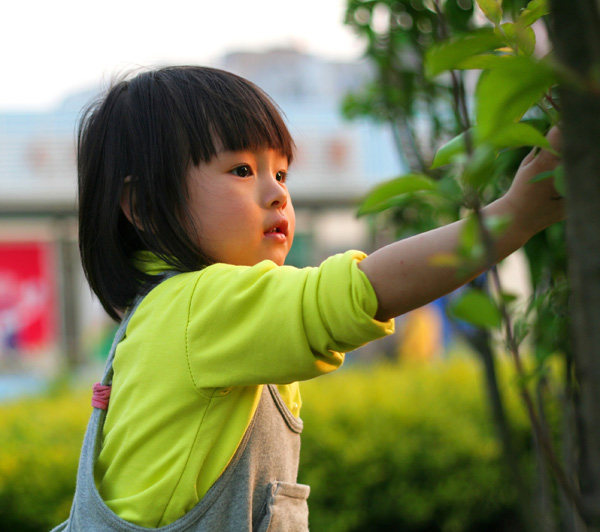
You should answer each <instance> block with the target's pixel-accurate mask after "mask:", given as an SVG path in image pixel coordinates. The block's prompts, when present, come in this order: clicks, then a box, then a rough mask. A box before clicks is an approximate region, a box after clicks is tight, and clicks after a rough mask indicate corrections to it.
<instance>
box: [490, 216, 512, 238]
mask: <svg viewBox="0 0 600 532" xmlns="http://www.w3.org/2000/svg"><path fill="white" fill-rule="evenodd" d="M512 220H513V218H512V216H510V215H508V214H504V215H498V216H486V217H485V218H484V223H485V226H486V227H487V229H488V231H489V232H490V233H491V234H492V236H494V237H499V236H501V235H502V234H503V233H504V232H505V231H506V230H507V229H508V228H509V227H510V224H511V223H512Z"/></svg>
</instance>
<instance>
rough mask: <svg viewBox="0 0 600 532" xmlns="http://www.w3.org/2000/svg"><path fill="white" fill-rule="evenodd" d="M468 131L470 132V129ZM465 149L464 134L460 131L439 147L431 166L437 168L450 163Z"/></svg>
mask: <svg viewBox="0 0 600 532" xmlns="http://www.w3.org/2000/svg"><path fill="white" fill-rule="evenodd" d="M469 131H471V133H472V130H469ZM466 151H467V146H466V143H465V134H464V133H461V134H460V135H457V136H456V137H454V138H453V139H451V140H449V141H448V142H446V143H445V144H443V145H442V146H441V147H440V149H439V150H438V151H437V152H436V154H435V157H434V158H433V163H432V164H431V168H432V169H433V168H439V167H440V166H444V165H446V164H450V163H451V162H454V161H455V159H456V157H457V155H461V154H463V153H465V152H466Z"/></svg>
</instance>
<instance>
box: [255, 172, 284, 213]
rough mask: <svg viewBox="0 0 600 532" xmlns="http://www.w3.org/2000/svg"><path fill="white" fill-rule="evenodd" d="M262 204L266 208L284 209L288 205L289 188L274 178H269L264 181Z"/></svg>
mask: <svg viewBox="0 0 600 532" xmlns="http://www.w3.org/2000/svg"><path fill="white" fill-rule="evenodd" d="M261 194H262V203H263V205H264V206H265V207H266V208H275V209H283V208H285V207H286V206H287V203H288V198H289V194H288V190H287V187H286V186H285V185H284V184H283V183H281V182H279V181H277V179H275V177H274V176H269V177H267V178H266V179H265V180H264V181H263V187H262V191H261Z"/></svg>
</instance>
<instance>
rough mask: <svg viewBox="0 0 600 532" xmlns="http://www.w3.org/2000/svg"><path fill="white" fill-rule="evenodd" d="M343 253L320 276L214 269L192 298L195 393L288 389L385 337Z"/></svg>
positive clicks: (387, 330) (370, 294)
mask: <svg viewBox="0 0 600 532" xmlns="http://www.w3.org/2000/svg"><path fill="white" fill-rule="evenodd" d="M362 258H364V254H362V253H360V252H356V251H349V252H347V253H344V254H342V255H335V256H333V257H330V258H329V259H327V260H326V261H324V262H323V264H321V266H319V267H318V268H302V269H298V268H293V267H289V266H281V267H278V266H276V265H275V264H274V263H272V262H269V261H264V262H261V263H259V264H257V265H256V266H252V267H240V266H230V265H225V264H215V265H213V266H210V267H208V268H206V269H205V270H203V271H202V272H200V273H199V275H198V277H197V280H196V286H195V287H194V291H193V294H192V297H191V302H190V309H189V314H188V323H187V330H186V351H187V353H186V354H187V357H188V364H189V367H190V372H191V375H192V379H193V381H194V384H195V385H196V387H197V388H199V389H202V388H214V387H228V386H243V385H254V384H267V383H271V384H287V383H290V382H294V381H298V380H306V379H311V378H313V377H316V376H318V375H321V374H324V373H328V372H330V371H333V370H335V369H337V368H338V367H339V366H341V364H342V362H343V360H344V354H343V353H345V352H347V351H351V350H353V349H356V348H357V347H359V346H361V345H363V344H365V343H367V342H369V341H372V340H375V339H377V338H381V337H383V336H385V335H387V334H391V333H392V332H393V330H394V325H393V321H389V322H378V321H377V320H375V319H374V318H373V316H374V314H375V312H376V310H377V299H376V296H375V293H374V291H373V288H372V287H371V284H370V283H369V280H368V279H367V277H366V275H365V274H364V273H363V272H362V271H361V270H360V269H359V268H358V267H357V264H358V262H359V261H360V260H362Z"/></svg>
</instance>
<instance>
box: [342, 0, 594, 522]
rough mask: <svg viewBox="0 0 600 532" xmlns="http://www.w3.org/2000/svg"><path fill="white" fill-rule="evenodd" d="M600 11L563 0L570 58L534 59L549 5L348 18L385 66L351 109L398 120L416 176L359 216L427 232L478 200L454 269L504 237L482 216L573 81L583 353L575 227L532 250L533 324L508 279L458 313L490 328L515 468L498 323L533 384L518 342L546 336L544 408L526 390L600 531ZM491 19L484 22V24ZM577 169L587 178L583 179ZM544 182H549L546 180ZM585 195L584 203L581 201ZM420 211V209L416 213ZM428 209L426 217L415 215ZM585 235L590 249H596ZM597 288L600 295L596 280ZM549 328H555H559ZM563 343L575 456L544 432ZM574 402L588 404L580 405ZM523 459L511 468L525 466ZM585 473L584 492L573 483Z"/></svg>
mask: <svg viewBox="0 0 600 532" xmlns="http://www.w3.org/2000/svg"><path fill="white" fill-rule="evenodd" d="M597 9H598V8H597V6H596V4H595V3H594V2H593V0H577V1H575V2H571V1H566V0H553V2H552V17H551V18H552V20H553V21H554V24H553V29H554V31H553V32H552V33H553V40H554V43H555V45H556V49H557V54H556V58H557V59H558V61H557V59H555V58H554V56H552V55H548V56H546V57H538V56H537V55H536V53H535V50H536V44H537V43H536V31H534V29H533V27H538V30H539V29H542V28H540V27H539V26H540V24H541V23H542V21H546V19H548V18H549V17H547V16H546V15H548V14H549V6H548V5H547V4H546V2H545V1H544V0H532V1H531V2H529V3H527V2H526V1H520V0H514V1H509V0H505V1H504V2H502V1H501V0H478V2H477V6H475V5H474V4H473V3H472V2H471V1H470V0H446V1H445V2H443V3H442V2H441V1H439V0H436V1H435V2H434V1H432V0H402V1H397V0H395V1H391V0H372V1H357V0H350V1H349V3H348V12H347V20H348V23H350V24H352V25H353V26H354V27H355V28H357V30H358V31H359V32H360V33H361V34H362V35H363V36H364V37H365V39H366V41H367V56H368V57H369V58H370V59H371V60H372V61H373V62H374V64H375V66H376V71H377V72H378V76H377V79H376V80H375V82H374V83H373V84H372V85H371V86H369V87H368V88H367V89H366V90H365V91H364V92H363V93H361V94H354V95H350V96H349V97H348V98H347V100H346V107H345V110H346V113H347V114H348V115H349V116H356V115H361V114H362V115H365V114H366V115H370V116H374V117H376V118H377V119H380V120H386V121H388V122H389V123H390V124H391V125H392V128H393V130H394V131H395V134H396V139H397V141H398V142H397V144H398V148H399V149H400V150H401V151H403V153H406V154H407V156H406V160H407V162H408V163H409V164H410V167H411V170H412V171H411V172H410V173H409V174H408V175H405V176H401V177H400V178H398V179H395V180H392V181H390V182H389V183H386V184H384V185H383V186H381V187H378V188H377V189H375V190H374V191H373V192H372V193H371V194H370V195H369V196H368V197H367V198H366V200H365V202H364V203H363V205H362V207H361V211H360V212H361V213H362V214H365V213H375V212H380V211H382V210H388V209H392V211H393V212H394V218H395V220H396V221H397V222H402V223H403V224H404V226H406V223H407V222H408V224H409V225H410V226H411V229H412V230H414V231H420V230H423V229H426V228H429V226H431V225H432V224H434V223H436V222H439V221H444V222H445V221H448V220H447V219H448V217H452V216H457V214H458V211H459V207H464V206H466V207H468V208H469V209H470V210H471V212H472V214H471V220H472V223H470V224H468V226H467V230H465V234H464V236H463V239H462V245H461V249H459V250H457V252H456V254H455V255H454V256H452V257H439V258H438V260H439V261H440V262H441V263H442V262H443V261H452V262H454V263H457V262H458V263H460V262H463V263H464V262H469V261H471V260H481V258H482V255H483V256H484V255H485V254H486V253H490V252H491V248H490V245H491V244H490V242H491V238H490V236H491V234H492V233H493V231H497V230H502V223H503V221H502V220H483V219H482V218H481V216H479V214H478V213H479V205H480V204H481V202H482V201H487V200H489V199H491V198H492V197H493V195H494V194H496V193H497V192H498V190H499V187H501V184H502V182H503V181H505V180H506V176H507V175H509V174H511V173H512V172H513V170H514V166H515V163H516V161H518V160H520V159H521V157H522V155H523V152H522V149H521V148H522V147H523V146H539V147H547V144H546V143H545V139H544V136H543V134H542V133H543V131H544V130H545V129H546V128H547V127H548V124H549V123H553V122H554V123H555V122H557V121H558V120H559V118H560V116H561V113H560V112H559V108H558V107H559V106H558V105H557V95H556V90H555V88H554V86H555V85H556V83H557V82H560V85H561V90H560V91H559V95H560V100H561V102H562V103H561V106H564V110H563V112H564V116H563V120H564V126H563V127H564V133H565V135H564V136H565V139H566V140H565V165H566V169H567V175H568V176H569V178H568V180H567V183H568V205H569V211H572V215H573V214H574V215H575V216H574V218H572V220H573V221H572V222H570V225H569V227H570V233H569V243H570V248H569V249H570V251H572V253H573V260H572V268H571V270H572V275H571V278H572V283H573V286H574V289H573V299H574V303H575V305H576V307H577V308H578V310H576V311H575V313H574V316H575V330H576V331H578V332H577V334H576V338H577V349H576V350H573V349H572V348H571V344H570V341H569V334H568V332H569V328H568V325H567V324H566V322H567V316H568V315H569V312H568V307H567V301H568V297H569V292H568V290H567V282H566V264H567V261H566V252H565V248H564V243H563V241H564V227H553V228H550V229H549V230H547V231H546V232H545V233H544V234H542V235H538V236H537V237H536V238H535V239H533V240H532V241H531V242H530V243H529V244H528V245H527V247H526V252H527V253H528V257H529V264H530V269H531V273H532V279H533V281H534V287H535V289H536V296H535V297H534V298H533V300H532V304H531V310H532V311H533V312H532V313H531V316H530V317H533V320H531V319H529V320H523V319H515V316H514V315H512V314H511V312H510V311H509V309H508V307H509V304H508V303H507V300H506V299H507V297H506V295H505V294H502V287H501V285H500V283H499V281H498V277H497V276H496V274H495V273H494V274H493V277H494V279H495V281H496V288H497V290H498V292H499V294H498V296H499V297H498V298H497V300H496V301H492V300H490V299H489V298H488V297H487V295H486V294H485V293H484V292H475V291H470V292H467V293H466V294H465V295H464V296H463V298H462V299H461V300H460V301H458V302H457V303H456V304H455V306H454V310H455V314H456V315H457V317H461V318H463V319H466V320H468V321H475V322H476V324H477V325H479V326H483V328H481V329H479V330H478V333H476V334H474V335H472V336H471V338H470V340H471V343H472V344H473V345H474V346H476V347H477V349H478V352H479V353H480V354H481V357H482V360H483V361H484V365H485V366H486V369H487V381H488V385H489V390H490V397H492V398H493V399H494V400H493V401H492V404H493V405H494V414H495V417H496V419H497V422H498V426H499V431H500V434H502V439H503V441H504V445H505V451H506V454H507V457H508V458H509V464H510V463H511V462H510V454H511V450H510V431H509V429H508V427H507V426H506V422H505V420H504V419H503V414H502V406H501V398H500V396H499V395H498V390H497V386H496V384H495V376H494V372H493V359H492V355H491V350H490V348H489V341H488V336H487V330H488V329H489V328H490V327H493V326H495V325H496V324H497V323H498V321H499V317H500V316H502V317H503V318H504V322H505V327H506V330H507V342H508V345H509V348H510V351H511V352H512V353H513V357H514V360H515V363H516V365H517V368H518V369H519V371H520V372H521V373H522V375H523V377H524V379H523V382H531V380H532V379H531V375H529V374H527V373H526V371H525V370H524V369H523V365H522V363H521V356H520V353H519V345H520V342H521V341H522V340H523V338H524V337H525V334H526V333H527V332H532V333H533V334H532V336H533V337H534V339H535V344H534V345H535V355H536V357H535V358H536V373H537V375H538V378H536V379H534V380H535V381H536V382H537V389H538V392H539V393H538V394H537V397H538V398H540V400H538V401H537V404H536V400H535V397H534V396H532V394H531V392H530V389H529V388H528V386H526V385H525V384H523V385H522V390H521V391H522V395H523V398H524V401H525V404H526V406H527V409H528V412H529V415H530V417H531V420H532V424H533V426H534V429H535V434H536V441H537V442H538V444H539V446H540V449H541V450H543V452H544V454H545V455H546V457H547V458H548V464H549V466H550V468H551V469H552V470H553V472H554V476H555V478H556V479H557V481H558V483H559V485H560V487H561V489H562V491H563V493H564V494H565V497H566V498H567V499H568V500H569V501H570V502H569V504H567V505H566V506H567V507H568V508H570V509H572V508H573V507H575V508H577V513H579V514H581V516H582V517H583V518H584V520H585V522H586V524H587V526H588V528H589V529H590V530H596V529H595V528H593V527H595V526H598V525H597V521H598V516H600V491H599V490H600V447H599V445H600V433H599V432H595V431H599V430H600V424H599V423H598V419H597V417H594V409H593V406H592V405H596V404H600V402H599V401H598V399H600V397H597V394H599V393H600V388H599V387H598V384H599V383H600V374H599V372H598V371H599V370H598V363H597V362H596V361H595V360H594V358H593V354H594V352H598V349H596V347H598V341H599V338H598V337H597V336H594V335H600V327H596V326H595V325H594V322H593V321H592V320H591V317H592V316H593V317H594V319H597V318H596V317H597V316H598V308H599V307H598V305H600V291H599V292H597V291H596V289H598V284H599V282H600V279H599V266H598V265H599V263H600V260H599V259H598V257H597V256H595V255H594V253H591V252H590V250H598V249H600V247H599V246H598V245H597V242H596V241H595V240H593V238H598V235H599V232H598V228H599V227H600V223H599V222H600V220H598V219H597V217H598V215H599V212H600V211H598V209H597V206H598V205H600V202H599V201H598V199H600V198H598V188H599V184H598V179H592V178H590V176H596V175H597V173H596V172H594V170H596V169H597V168H598V164H600V161H599V160H598V156H595V155H592V154H595V149H594V147H595V145H597V140H598V135H599V131H598V128H599V127H600V125H599V122H598V117H599V116H600V115H599V114H598V113H597V110H598V90H597V88H598V84H597V83H598V82H597V77H594V74H596V75H597V74H598V72H599V71H597V70H594V68H592V67H595V68H596V69H597V67H598V65H599V64H600V63H599V62H598V59H600V42H599V41H598V35H600V33H599V32H598V31H596V30H598V29H600V23H599V22H598V20H599V19H598V13H597ZM482 14H483V15H484V16H485V20H486V21H485V23H484V24H481V20H482V19H483V17H481V15H482ZM574 15H576V16H574ZM532 26H533V27H532ZM580 28H584V29H585V31H584V32H582V31H581V29H580ZM538 33H539V31H538ZM582 34H583V35H584V37H585V38H583V39H582V38H581V35H582ZM479 71H482V74H481V75H480V76H479V77H478V80H477V84H476V89H475V91H474V94H470V93H469V92H468V91H467V90H466V89H465V85H466V84H467V83H468V82H469V80H470V79H471V80H472V77H471V78H469V73H473V72H479ZM440 74H441V75H442V76H440ZM465 74H467V75H465ZM470 75H471V76H473V75H474V74H470ZM476 75H478V74H476ZM594 91H596V92H595V94H594ZM582 93H585V98H584V97H582ZM418 124H420V126H421V127H423V125H425V128H426V129H427V130H428V131H429V132H430V138H431V139H433V142H431V143H430V145H427V143H424V142H423V141H422V139H419V136H418V135H417V134H416V133H415V130H416V129H417V127H416V125H418ZM584 125H585V127H582V126H584ZM578 132H579V133H578ZM579 134H582V135H583V136H584V138H583V139H581V138H580V137H579ZM448 137H452V138H451V140H450V141H448V142H446V143H443V142H442V141H443V140H444V139H446V140H447V138H448ZM591 143H595V145H594V144H591ZM433 153H435V156H433ZM576 175H580V176H581V177H580V178H577V177H574V176H576ZM562 176H563V174H562V173H560V174H557V175H555V176H554V177H555V181H556V183H557V187H558V188H559V190H560V191H561V192H564V184H563V177H562ZM545 177H548V176H540V178H545ZM575 179H577V181H574V180H575ZM580 180H583V181H585V183H584V184H583V181H580ZM457 181H458V182H459V183H460V185H461V187H460V189H459V188H458V187H457V186H456V183H457ZM575 182H576V183H577V185H574V184H573V183H575ZM574 188H576V189H577V193H575V192H574V191H573V189H574ZM576 198H580V202H579V201H578V200H577V199H576ZM432 204H433V205H434V207H432ZM415 205H416V206H418V207H419V208H418V209H414V206H415ZM411 207H413V208H411ZM591 211H593V213H592V212H591ZM415 212H418V213H419V215H417V216H415V214H414V213H415ZM440 213H441V214H442V220H440V219H439V218H440V216H439V215H440ZM593 215H594V216H595V217H596V218H594V216H593ZM411 217H412V218H411ZM443 218H445V219H443ZM574 242H575V243H574ZM579 243H584V244H583V247H582V246H579V245H578V244H579ZM594 244H595V245H594ZM578 254H579V255H580V256H579V258H577V255H578ZM594 282H595V283H596V288H595V289H594V288H592V285H593V284H594ZM583 287H585V289H583ZM578 294H579V295H578ZM584 296H588V297H584ZM548 331H552V333H553V334H551V335H549V334H548ZM549 336H551V338H549ZM581 345H584V348H583V349H582V348H581V347H580V346H581ZM556 350H560V351H561V352H562V353H563V356H564V357H565V359H566V365H567V368H569V370H568V371H567V373H566V381H565V389H564V392H565V396H566V398H567V400H566V401H565V414H566V419H567V421H568V420H569V416H568V413H569V412H571V411H572V409H574V410H575V412H576V414H575V417H576V419H577V422H578V427H579V429H580V430H579V431H578V438H577V439H576V440H574V444H573V445H571V446H569V445H566V443H567V442H569V441H572V439H571V438H569V436H570V435H571V431H570V428H569V423H567V424H566V427H567V429H566V432H565V433H564V438H563V440H564V441H563V443H564V447H565V448H566V449H567V452H566V454H565V459H564V460H560V459H559V458H558V456H557V453H556V451H555V448H554V445H553V443H552V439H551V438H550V436H549V430H548V428H547V427H546V426H545V422H544V415H543V414H544V412H543V408H542V407H543V400H541V397H542V395H543V394H542V390H543V389H544V383H545V379H544V378H543V377H542V378H539V376H540V375H541V376H543V375H544V369H545V365H546V364H547V361H548V359H549V357H550V356H551V354H552V353H553V352H555V351H556ZM571 367H574V368H575V374H576V379H573V378H572V373H571V371H570V368H571ZM576 390H579V393H578V394H575V391H576ZM573 398H574V399H576V400H575V401H574V403H573V404H571V399H573ZM576 452H578V453H579V454H580V456H581V461H580V465H579V468H578V475H577V474H576V473H577V472H576V471H575V470H574V463H575V455H576ZM563 463H564V464H565V465H564V466H563ZM515 467H516V466H515V464H514V463H512V465H511V469H512V470H513V471H515ZM513 476H515V475H514V473H513ZM542 476H543V475H542ZM577 477H578V479H579V482H580V483H581V494H580V493H579V490H578V488H577V482H575V481H574V480H576V479H577ZM521 489H522V488H521ZM563 521H564V522H565V523H566V524H565V528H566V529H569V530H570V529H572V527H569V526H568V524H567V523H569V522H572V521H574V519H572V518H565V517H563ZM537 526H538V528H540V529H549V528H550V529H551V528H552V523H537Z"/></svg>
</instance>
